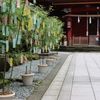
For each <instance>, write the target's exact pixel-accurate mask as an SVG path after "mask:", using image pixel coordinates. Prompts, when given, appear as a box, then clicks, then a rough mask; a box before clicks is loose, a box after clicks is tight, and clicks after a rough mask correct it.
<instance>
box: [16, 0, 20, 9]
mask: <svg viewBox="0 0 100 100" xmlns="http://www.w3.org/2000/svg"><path fill="white" fill-rule="evenodd" d="M17 8H20V0H17Z"/></svg>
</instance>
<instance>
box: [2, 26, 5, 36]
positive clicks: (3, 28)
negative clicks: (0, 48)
mask: <svg viewBox="0 0 100 100" xmlns="http://www.w3.org/2000/svg"><path fill="white" fill-rule="evenodd" d="M2 35H5V26H4V25H3V26H2Z"/></svg>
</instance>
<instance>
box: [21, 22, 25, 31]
mask: <svg viewBox="0 0 100 100" xmlns="http://www.w3.org/2000/svg"><path fill="white" fill-rule="evenodd" d="M24 30H25V29H24V22H23V21H22V31H24Z"/></svg>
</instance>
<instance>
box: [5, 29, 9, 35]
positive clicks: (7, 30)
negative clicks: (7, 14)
mask: <svg viewBox="0 0 100 100" xmlns="http://www.w3.org/2000/svg"><path fill="white" fill-rule="evenodd" d="M6 36H9V27H6Z"/></svg>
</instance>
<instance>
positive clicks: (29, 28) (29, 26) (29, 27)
mask: <svg viewBox="0 0 100 100" xmlns="http://www.w3.org/2000/svg"><path fill="white" fill-rule="evenodd" d="M30 30H31V25H30V22H28V31H30Z"/></svg>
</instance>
